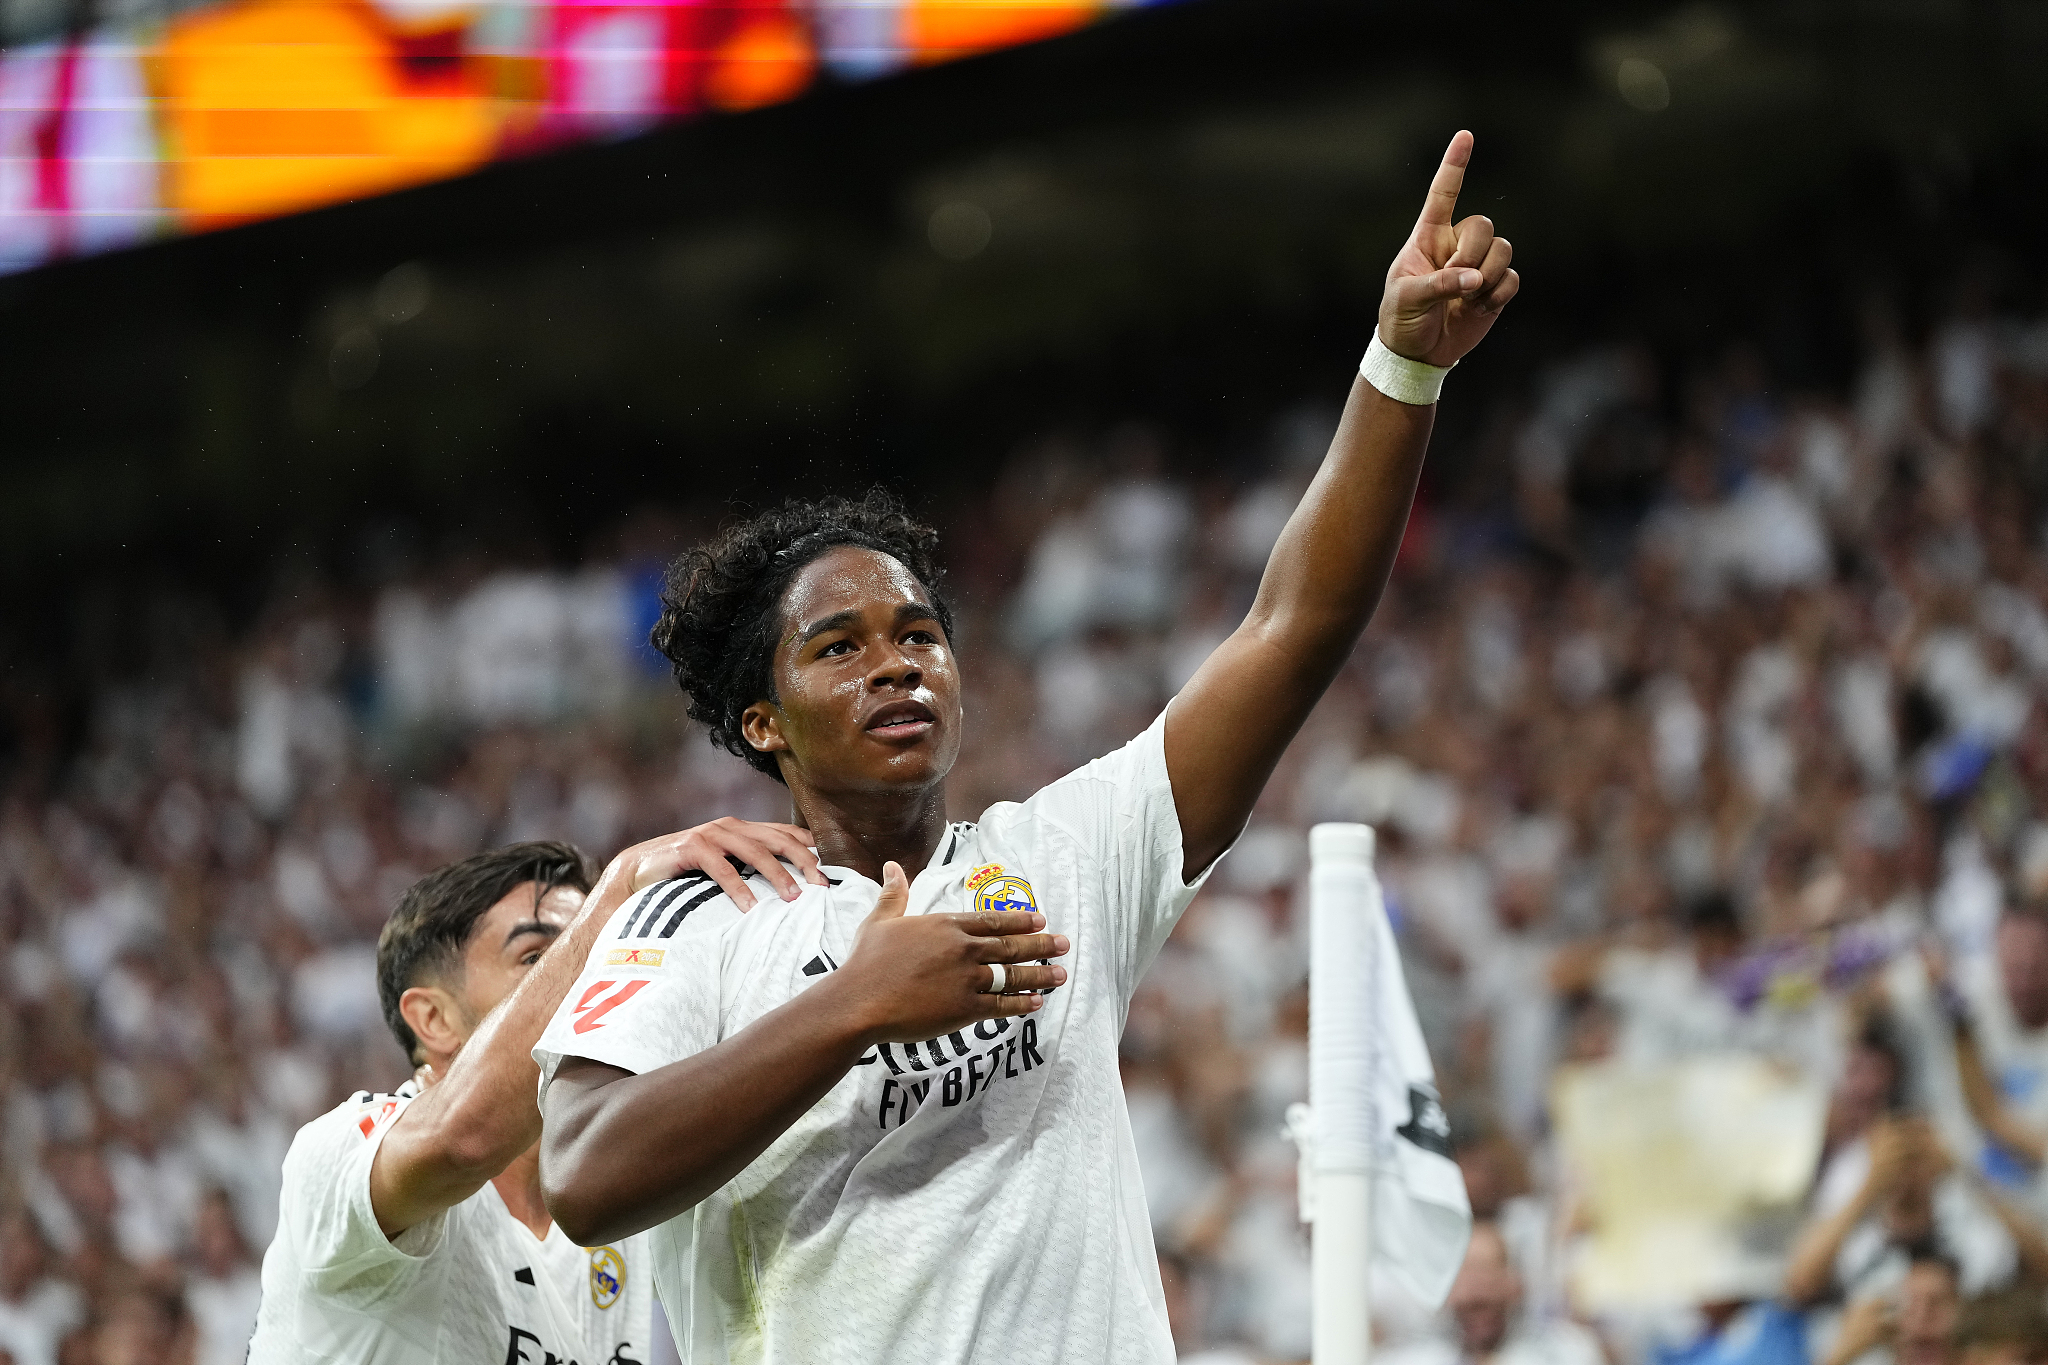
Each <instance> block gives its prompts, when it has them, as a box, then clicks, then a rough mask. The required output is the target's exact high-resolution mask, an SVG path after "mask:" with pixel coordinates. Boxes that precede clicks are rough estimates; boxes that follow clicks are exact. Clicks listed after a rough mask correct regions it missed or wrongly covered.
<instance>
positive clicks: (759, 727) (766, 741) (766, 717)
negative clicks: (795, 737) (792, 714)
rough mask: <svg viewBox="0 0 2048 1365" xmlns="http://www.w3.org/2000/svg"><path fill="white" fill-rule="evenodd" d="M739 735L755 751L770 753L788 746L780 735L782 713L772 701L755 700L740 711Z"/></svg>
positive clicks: (787, 742) (786, 741)
mask: <svg viewBox="0 0 2048 1365" xmlns="http://www.w3.org/2000/svg"><path fill="white" fill-rule="evenodd" d="M740 737H741V738H742V739H744V740H746V742H747V747H749V748H751V749H752V750H754V752H756V753H762V754H772V753H774V752H775V751H776V750H777V749H787V748H788V747H789V741H788V740H787V739H784V738H783V736H782V713H781V712H780V711H778V710H777V709H776V708H775V705H774V703H773V702H765V701H757V702H755V703H754V704H753V705H752V706H749V707H748V708H747V709H746V710H744V711H742V712H740Z"/></svg>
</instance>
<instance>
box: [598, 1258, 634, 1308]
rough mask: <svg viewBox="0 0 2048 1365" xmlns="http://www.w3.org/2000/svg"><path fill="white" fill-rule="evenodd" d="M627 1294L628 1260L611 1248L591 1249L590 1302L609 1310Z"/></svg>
mask: <svg viewBox="0 0 2048 1365" xmlns="http://www.w3.org/2000/svg"><path fill="white" fill-rule="evenodd" d="M625 1292H626V1258H625V1257H623V1256H621V1255H619V1253H618V1252H616V1251H614V1250H612V1248H610V1247H592V1248H591V1249H590V1301H591V1302H592V1303H594V1304H596V1305H597V1306H598V1307H599V1308H609V1307H611V1306H612V1305H613V1304H615V1303H617V1302H618V1301H619V1295H621V1294H623V1293H625Z"/></svg>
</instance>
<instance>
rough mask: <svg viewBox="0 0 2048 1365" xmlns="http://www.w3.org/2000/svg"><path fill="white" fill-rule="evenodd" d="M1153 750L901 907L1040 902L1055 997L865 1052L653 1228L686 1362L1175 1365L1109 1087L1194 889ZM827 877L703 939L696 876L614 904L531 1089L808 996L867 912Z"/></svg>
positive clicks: (1072, 785) (1000, 817)
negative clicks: (695, 1200)
mask: <svg viewBox="0 0 2048 1365" xmlns="http://www.w3.org/2000/svg"><path fill="white" fill-rule="evenodd" d="M1162 735H1163V722H1159V723H1155V724H1154V725H1153V726H1152V728H1151V729H1149V730H1148V731H1146V732H1145V733H1144V734H1143V735H1141V736H1139V737H1138V738H1137V739H1135V740H1133V741H1132V742H1131V743H1130V744H1129V745H1127V746H1126V747H1125V748H1123V749H1121V750H1119V751H1118V752H1116V753H1114V754H1111V755H1109V756H1108V757H1106V758H1102V759H1098V760H1096V761H1095V762H1094V763H1091V764H1089V765H1088V766H1087V767H1085V768H1082V769H1081V770H1080V771H1078V772H1075V773H1072V774H1069V775H1068V776H1066V777H1064V778H1062V779H1060V780H1059V781H1057V782H1055V783H1053V784H1051V785H1050V786H1048V787H1046V788H1044V789H1043V790H1041V791H1039V792H1038V793H1037V794H1036V795H1035V796H1033V797H1031V798H1030V799H1029V800H1027V801H1025V802H1023V803H1021V804H1009V803H1005V804H1002V805H998V806H995V807H993V808H992V809H990V810H989V811H988V813H987V814H986V815H985V816H984V817H983V819H982V821H981V823H980V825H979V826H976V825H968V824H962V825H955V826H953V827H952V828H951V829H950V830H949V831H948V833H947V835H946V837H945V839H944V841H943V842H942V843H941V844H940V846H939V851H938V854H937V856H935V857H934V858H933V860H932V863H931V865H930V866H929V867H927V868H926V869H925V870H924V871H923V872H922V873H920V874H919V875H918V876H917V877H916V879H915V880H913V881H912V883H911V887H910V906H909V913H911V914H923V913H928V912H950V911H971V910H975V909H978V908H992V909H1008V908H1016V909H1028V908H1032V907H1033V906H1035V907H1036V908H1037V909H1038V910H1039V911H1041V912H1042V913H1043V914H1044V915H1045V917H1046V920H1047V922H1048V926H1049V929H1050V930H1051V931H1053V932H1058V933H1063V934H1065V935H1067V937H1068V938H1069V939H1071V940H1072V944H1073V947H1072V951H1071V952H1070V953H1068V954H1067V956H1066V957H1065V958H1063V959H1061V961H1062V962H1063V964H1064V965H1065V966H1066V968H1067V970H1068V973H1069V977H1068V982H1067V984H1066V985H1065V986H1063V987H1061V988H1060V989H1059V990H1057V991H1055V992H1053V993H1052V994H1051V995H1049V996H1048V997H1047V999H1046V1004H1045V1008H1044V1009H1043V1010H1041V1011H1040V1012H1039V1013H1037V1014H1035V1015H1031V1016H1029V1017H1026V1018H1023V1019H1012V1020H998V1021H988V1022H984V1023H981V1024H978V1025H976V1026H974V1027H973V1028H969V1029H964V1030H962V1031H960V1032H958V1033H954V1034H951V1035H949V1036H947V1037H944V1038H935V1039H932V1040H931V1041H929V1042H922V1043H914V1044H909V1045H905V1044H900V1043H899V1044H893V1045H884V1046H879V1047H875V1048H872V1049H870V1050H869V1051H868V1052H867V1053H866V1054H865V1055H864V1056H862V1057H861V1059H860V1062H859V1064H858V1065H857V1066H855V1067H853V1068H852V1069H851V1071H849V1072H848V1074H847V1075H846V1076H845V1077H844V1078H842V1079H841V1081H840V1082H839V1084H838V1085H836V1086H834V1087H833V1088H832V1090H831V1091H830V1092H829V1093H828V1094H827V1095H826V1096H825V1097H824V1099H822V1100H820V1101H819V1102H818V1104H817V1105H816V1106H815V1107H813V1108H812V1109H811V1110H810V1112H809V1113H807V1114H805V1115H804V1117H803V1118H801V1119H799V1120H798V1121H797V1122H796V1123H795V1124H794V1125H793V1126H792V1127H791V1128H790V1129H789V1130H788V1131H787V1132H785V1133H784V1134H783V1135H782V1136H781V1137H780V1138H778V1139H777V1140H776V1141H775V1142H774V1143H773V1144H772V1145H771V1146H770V1147H769V1148H768V1150H767V1151H766V1152H764V1153H762V1155H761V1156H760V1157H759V1158H757V1159H756V1160H755V1161H754V1162H753V1164H751V1165H750V1166H748V1167H747V1169H746V1170H744V1171H743V1172H741V1173H740V1175H739V1176H738V1177H737V1178H735V1179H734V1180H733V1181H732V1182H731V1183H730V1184H728V1185H726V1186H725V1188H723V1189H721V1190H720V1191H718V1192H717V1193H716V1194H714V1195H713V1196H711V1197H710V1198H709V1199H706V1200H705V1201H704V1202H703V1203H701V1204H699V1205H698V1206H697V1207H696V1208H694V1209H692V1210H690V1211H689V1212H687V1213H684V1214H682V1215H680V1216H679V1217H676V1218H673V1219H671V1220H669V1221H668V1222H666V1223H663V1224H661V1225H659V1226H658V1227H656V1228H654V1229H652V1238H653V1242H652V1254H653V1259H654V1268H655V1276H656V1279H657V1282H658V1284H659V1287H660V1291H661V1299H662V1303H663V1305H664V1307H665V1308H666V1309H667V1310H668V1316H669V1325H670V1327H671V1329H672V1330H673V1331H674V1333H675V1338H676V1342H677V1345H678V1346H679V1347H680V1348H681V1351H682V1354H683V1358H684V1359H685V1360H687V1361H690V1362H692V1363H693V1365H742V1363H744V1365H753V1363H754V1362H772V1363H773V1365H834V1363H835V1362H847V1363H848V1365H853V1363H854V1362H859V1365H878V1363H879V1362H883V1361H904V1362H915V1363H916V1365H952V1363H953V1362H966V1361H984V1362H991V1365H993V1362H1002V1365H1032V1363H1033V1362H1045V1365H1054V1362H1059V1363H1060V1365H1077V1363H1078V1362H1111V1361H1113V1362H1118V1365H1125V1363H1126V1362H1169V1361H1171V1360H1172V1359H1173V1342H1172V1338H1171V1337H1170V1336H1169V1335H1168V1332H1167V1326H1166V1310H1165V1304H1164V1301H1163V1299H1162V1296H1161V1294H1160V1286H1159V1267H1158V1262H1157V1259H1156V1257H1155V1253H1154V1251H1153V1247H1152V1233H1151V1226H1150V1222H1149V1219H1148V1217H1147V1213H1146V1205H1145V1191H1144V1185H1143V1181H1142V1178H1141V1177H1140V1175H1139V1171H1138V1162H1137V1153H1136V1150H1135V1148H1134V1146H1133V1144H1132V1140H1131V1131H1130V1120H1129V1118H1128V1116H1127V1115H1126V1113H1125V1110H1124V1097H1123V1088H1122V1085H1121V1083H1120V1081H1119V1078H1118V1072H1117V1042H1118V1038H1119V1035H1121V1033H1122V1032H1123V1025H1124V1015H1125V1010H1126V1007H1127V1005H1128V1002H1129V1000H1130V997H1131V993H1132V991H1133V990H1134V989H1135V987H1136V984H1137V982H1138V980H1139V978H1140V977H1141V976H1143V975H1144V972H1145V969H1146V967H1147V966H1148V965H1150V963H1151V961H1152V959H1153V957H1154V956H1155V955H1156V953H1157V952H1158V950H1159V946H1160V944H1161V942H1162V941H1164V939H1165V937H1166V935H1167V934H1168V932H1169V931H1170V930H1171V929H1172V927H1173V924H1174V921H1175V920H1176V919H1177V918H1178V917H1179V915H1180V912H1181V911H1182V910H1183V909H1184V908H1185V907H1186V905H1187V903H1188V901H1189V900H1190V899H1192V898H1193V896H1194V893H1195V887H1194V886H1190V885H1183V884H1182V882H1181V838H1180V822H1179V819H1178V817H1177V816H1176V814H1175V811H1174V805H1173V793H1172V791H1171V790H1170V788H1169V786H1168V783H1167V775H1166V757H1165V748H1164V741H1163V738H1162ZM827 874H828V876H830V877H832V878H833V879H835V880H834V884H833V885H831V886H829V887H819V886H806V887H805V888H804V891H803V894H802V896H801V897H800V898H799V899H798V900H796V901H794V902H784V901H782V900H781V899H780V898H779V897H778V896H776V895H775V894H774V893H773V892H772V891H769V890H768V889H767V884H766V883H765V882H761V881H756V882H754V883H753V885H754V886H755V888H756V890H757V892H758V894H759V895H760V903H759V905H758V906H757V907H756V908H755V909H753V910H752V911H750V912H749V913H748V914H747V915H746V916H744V917H743V918H741V919H739V920H738V921H737V922H733V923H729V924H727V925H724V926H722V927H714V928H708V929H706V930H701V931H696V932H692V931H691V930H690V928H689V926H688V925H686V924H685V923H684V920H683V918H679V916H680V915H682V914H683V912H684V911H685V909H686V907H688V906H689V905H691V904H692V903H696V904H699V905H700V906H701V907H702V908H703V909H707V910H710V909H714V908H715V907H716V906H722V905H724V904H726V902H725V901H724V899H723V897H722V895H721V893H719V892H717V890H716V888H708V883H707V884H703V885H705V886H706V887H707V888H708V889H704V890H698V891H694V892H692V891H689V890H688V889H687V887H686V886H684V885H683V884H678V883H670V884H668V885H666V886H664V887H661V888H656V889H654V890H653V891H651V892H649V893H647V894H645V895H643V896H640V897H636V898H635V900H633V901H631V902H629V903H628V904H627V905H626V906H624V907H622V908H621V909H620V911H619V912H618V914H617V915H616V916H614V918H613V920H612V922H611V923H610V924H609V925H607V926H606V928H605V934H604V937H603V939H602V941H600V942H599V943H598V944H597V945H596V946H595V947H594V948H593V949H592V952H591V957H590V961H589V965H588V967H587V968H586V970H585V971H584V974H583V977H582V979H580V980H579V981H578V982H577V984H576V985H575V986H574V987H573V988H572V989H571V990H570V992H569V994H568V996H567V997H565V999H564V1000H563V1002H562V1008H561V1010H560V1011H559V1012H558V1013H557V1014H556V1015H555V1018H554V1020H553V1021H552V1022H551V1023H550V1024H549V1025H548V1028H547V1031H546V1032H545V1033H544V1034H543V1035H542V1037H541V1042H540V1046H539V1047H538V1048H537V1049H535V1052H534V1057H535V1059H536V1060H537V1061H538V1062H539V1063H540V1064H541V1072H542V1085H543V1086H545V1085H546V1084H547V1083H548V1081H549V1079H551V1078H552V1076H553V1075H554V1071H555V1068H556V1066H557V1065H558V1064H559V1062H560V1060H561V1058H562V1057H564V1056H579V1057H588V1058H592V1059H594V1060H597V1061H601V1062H605V1063H608V1064H610V1065H613V1066H618V1067H623V1068H625V1069H626V1070H629V1071H633V1072H636V1073H644V1072H647V1071H651V1070H653V1069H655V1068H657V1067H660V1066H663V1065H665V1064H667V1063H669V1062H673V1061H676V1060H678V1059H680V1058H683V1057H688V1056H691V1055H693V1054H695V1053H697V1052H701V1051H703V1050H704V1049H706V1048H709V1047H711V1046H712V1045H713V1044H715V1043H717V1042H719V1041H720V1040H721V1039H724V1038H728V1037H730V1036H732V1034H734V1033H735V1032H737V1031H738V1030H740V1029H741V1028H744V1027H745V1026H746V1025H747V1024H748V1023H750V1022H752V1021H753V1020H755V1019H757V1018H759V1017H760V1016H761V1015H763V1014H765V1013H767V1012H768V1011H769V1010H772V1009H773V1008H775V1007H776V1006H778V1005H780V1004H782V1003H784V1002H785V1001H787V1000H789V999H791V998H792V997H793V996H795V995H796V994H797V993H798V992H799V991H802V990H804V989H805V988H806V987H808V986H810V985H812V984H814V983H816V982H818V981H820V980H823V979H824V978H825V976H826V975H827V974H828V973H830V972H832V971H834V970H836V969H837V968H838V966H839V964H841V963H843V962H844V961H845V960H846V957H847V954H848V952H849V951H850V950H851V948H852V944H853V936H854V932H855V930H856V929H857V928H858V927H859V926H860V924H861V922H862V921H863V920H864V919H866V918H867V916H868V914H869V913H870V912H871V911H872V910H873V909H874V906H875V903H876V901H877V900H878V899H879V897H880V895H881V888H880V887H879V886H877V885H876V884H875V883H873V882H871V881H869V880H867V879H866V878H864V877H861V876H859V875H857V874H855V873H853V872H850V871H846V870H844V869H840V868H828V869H827ZM1197 880H1198V882H1199V879H1197ZM663 935H667V936H668V937H666V938H664V937H663ZM684 1102H687V1101H684Z"/></svg>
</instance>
